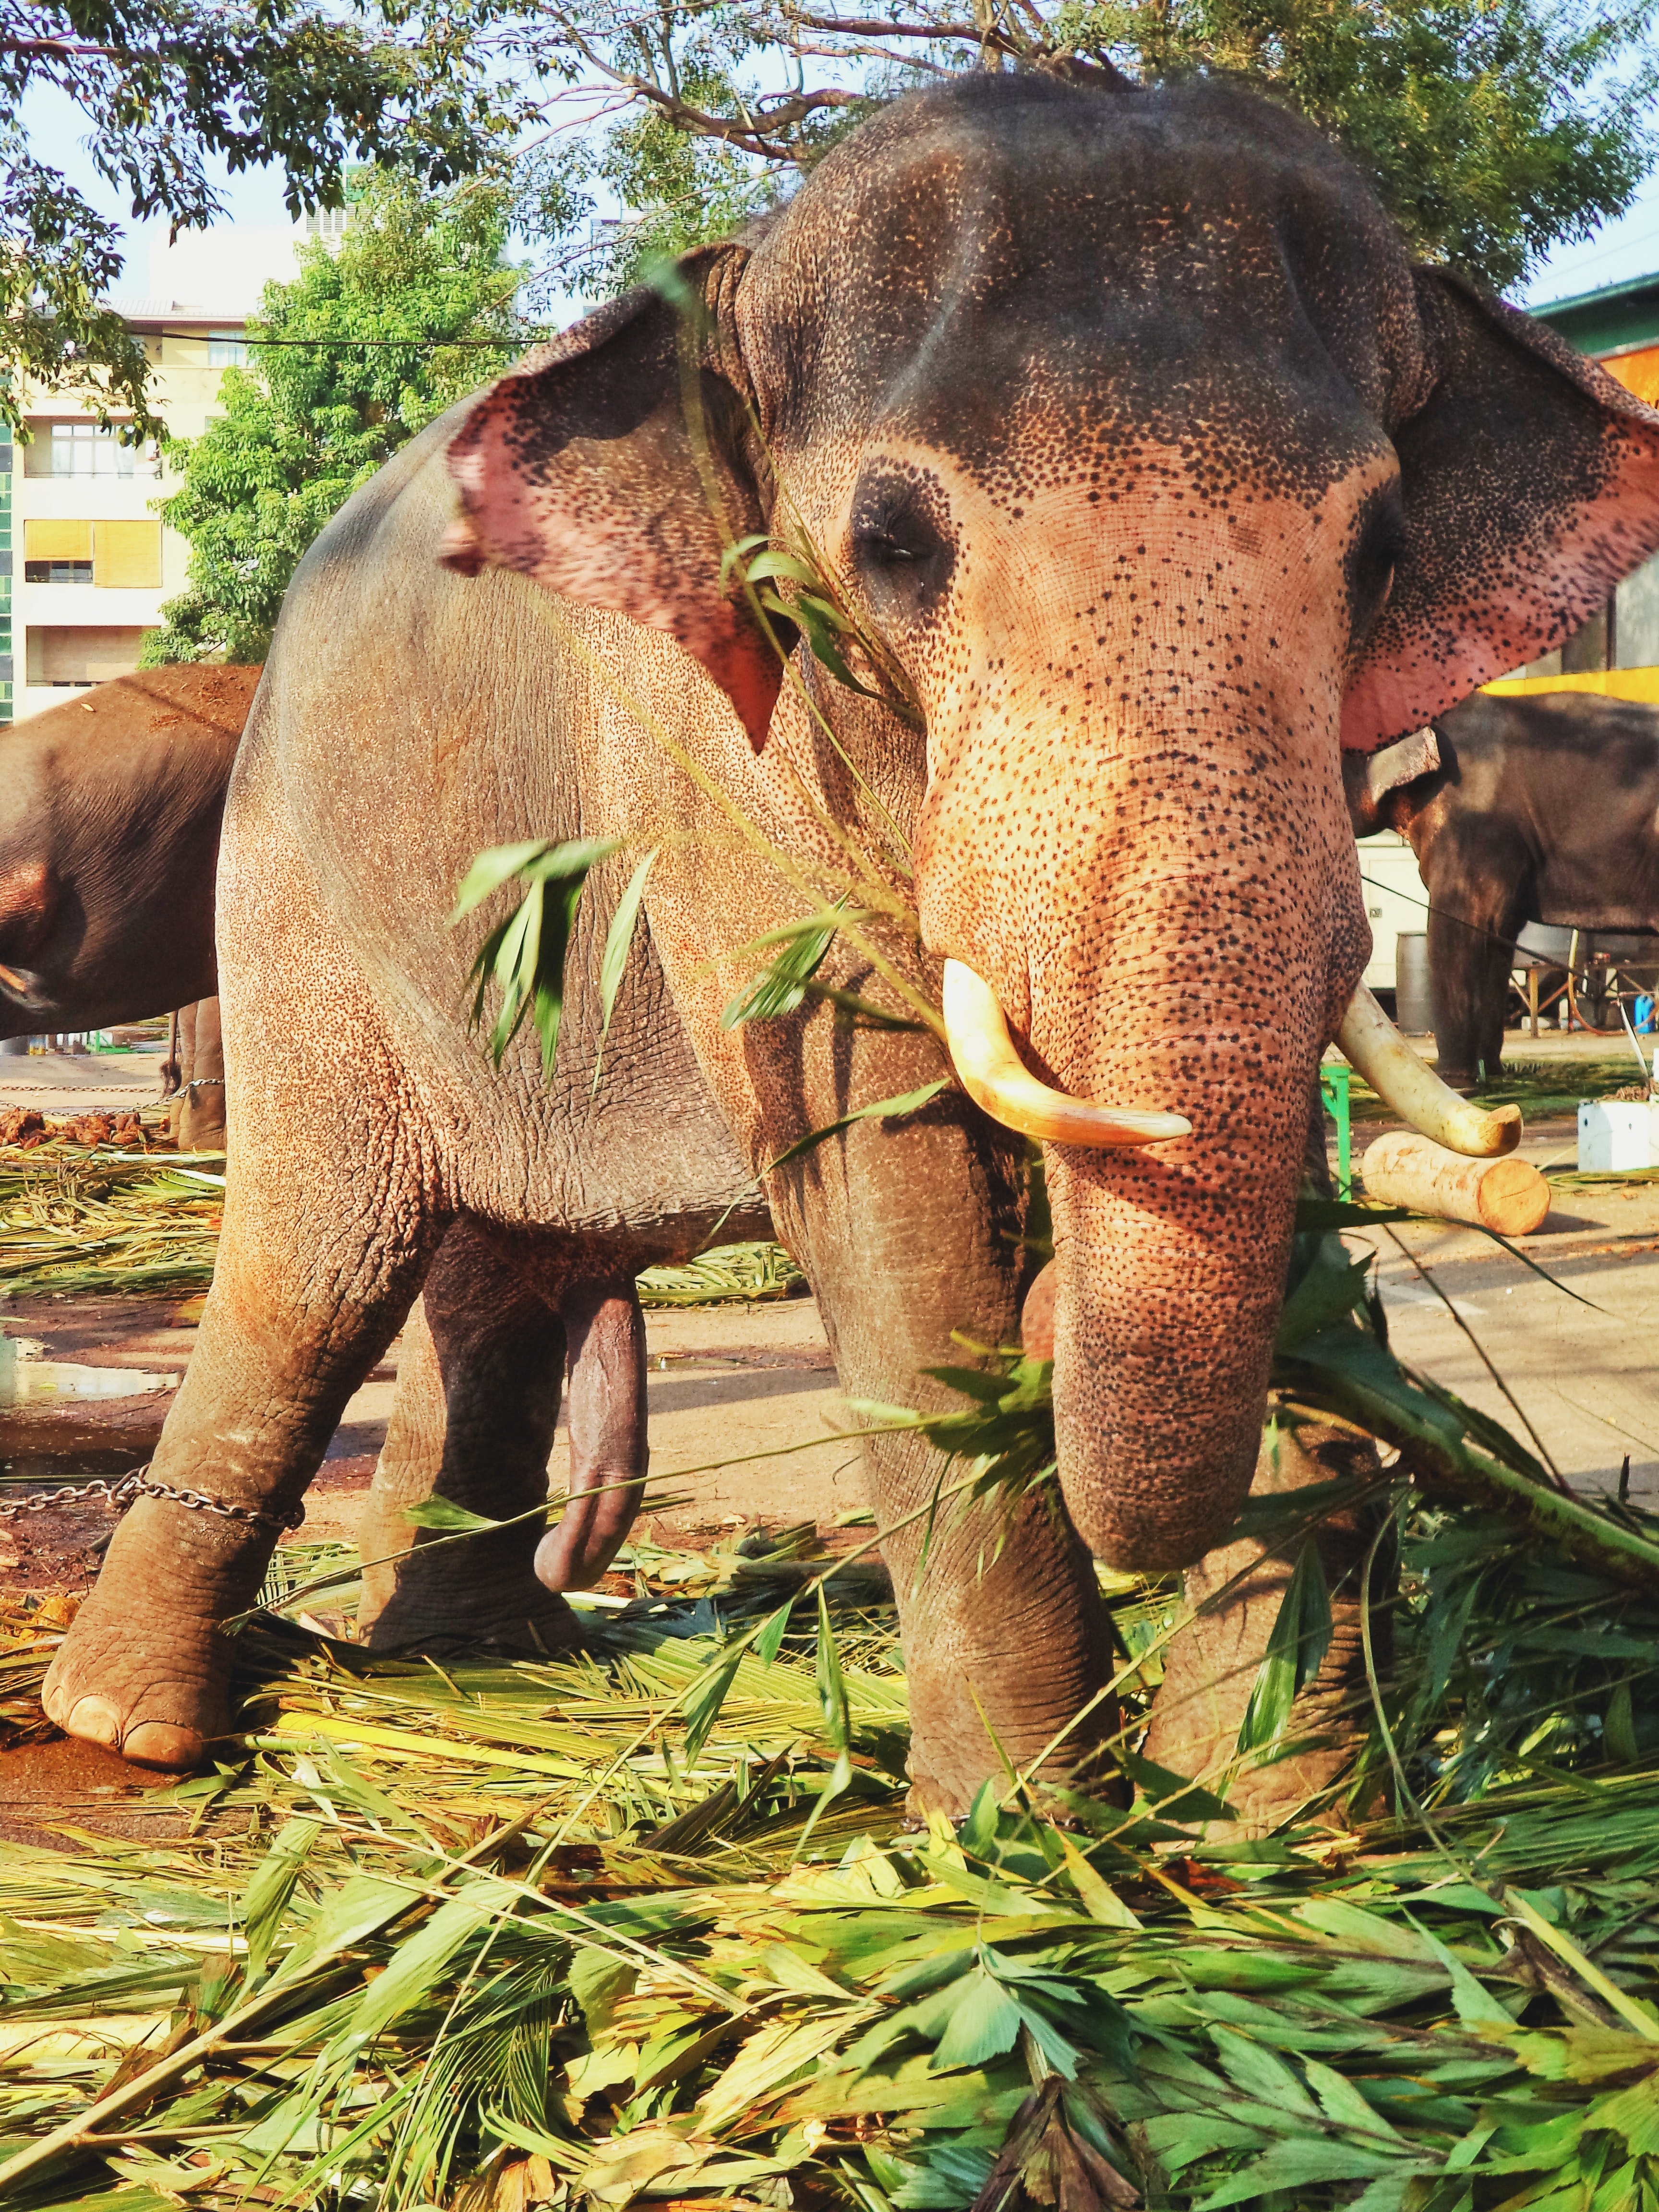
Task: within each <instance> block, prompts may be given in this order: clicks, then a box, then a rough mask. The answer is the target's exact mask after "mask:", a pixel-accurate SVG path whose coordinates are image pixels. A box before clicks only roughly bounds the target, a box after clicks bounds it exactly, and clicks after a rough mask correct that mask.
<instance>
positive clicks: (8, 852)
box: [0, 668, 259, 1037]
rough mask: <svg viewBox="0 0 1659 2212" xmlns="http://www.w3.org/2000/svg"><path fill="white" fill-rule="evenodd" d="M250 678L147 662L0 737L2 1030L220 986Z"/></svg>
mask: <svg viewBox="0 0 1659 2212" xmlns="http://www.w3.org/2000/svg"><path fill="white" fill-rule="evenodd" d="M258 681H259V671H258V669H257V668H153V669H144V670H142V671H140V672H139V673H138V674H137V675H136V676H123V677H121V678H118V680H117V681H116V682H114V683H112V684H99V685H97V686H96V687H95V689H94V690H91V691H88V692H87V693H85V694H84V695H83V696H79V697H76V698H74V699H68V700H65V701H64V703H63V705H62V706H59V707H51V708H47V710H46V713H45V714H36V715H33V716H32V717H31V718H30V720H27V722H23V723H21V724H19V726H17V727H16V728H15V729H13V730H9V731H8V732H6V733H5V735H4V736H3V737H0V1036H6V1037H10V1036H27V1035H29V1034H31V1033H34V1032H42V1031H44V1032H52V1031H58V1030H90V1029H102V1028H105V1027H106V1026H107V1025H108V1024H110V1023H112V1022H126V1021H142V1020H143V1019H144V1018H145V1017H146V1016H148V1015H150V1014H158V1013H167V1012H171V1011H172V1009H173V1007H175V1006H187V1005H189V1004H190V1003H191V1001H193V1000H197V999H204V998H206V997H208V996H209V995H210V994H211V993H212V991H213V990H214V988H215V986H216V965H215V960H214V951H213V873H214V870H215V867H216V866H217V862H218V852H219V825H220V820H221V817H222V814H223V812H224V802H225V789H226V787H227V785H228V781H229V778H230V769H231V763H232V762H233V761H234V759H235V757H236V748H237V745H238V744H239V743H240V739H241V735H242V727H243V725H244V723H245V722H246V719H247V710H248V708H249V705H250V704H251V702H252V698H253V693H254V688H255V686H256V685H257V684H258Z"/></svg>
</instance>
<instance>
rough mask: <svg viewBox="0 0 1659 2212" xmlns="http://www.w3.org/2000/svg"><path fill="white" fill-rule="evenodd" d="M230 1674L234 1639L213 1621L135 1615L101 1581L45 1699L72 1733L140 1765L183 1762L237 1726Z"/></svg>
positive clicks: (196, 1759)
mask: <svg viewBox="0 0 1659 2212" xmlns="http://www.w3.org/2000/svg"><path fill="white" fill-rule="evenodd" d="M229 1678H230V1646H229V1642H228V1638H226V1637H225V1636H223V1635H222V1633H221V1632H220V1631H219V1630H218V1629H217V1628H216V1626H215V1625H214V1624H213V1622H212V1621H210V1620H198V1619H190V1618H181V1617H178V1616H168V1617H166V1618H152V1619H148V1620H147V1619H144V1618H143V1617H135V1614H134V1613H133V1611H132V1610H131V1608H129V1607H126V1606H125V1605H124V1604H123V1603H121V1602H120V1601H119V1599H118V1597H116V1596H114V1595H111V1596H110V1597H106V1596H105V1594H104V1589H103V1584H102V1583H101V1582H100V1584H99V1586H98V1588H97V1589H94V1591H93V1593H92V1595H91V1596H90V1597H88V1600H87V1601H86V1603H85V1604H84V1605H83V1606H82V1608H81V1611H80V1613H79V1614H78V1615H77V1616H76V1621H75V1625H74V1626H73V1627H72V1628H71V1629H70V1632H69V1634H68V1636H67V1637H66V1638H65V1639H64V1643H63V1644H62V1645H61V1646H60V1647H59V1650H58V1656H57V1657H56V1658H55V1659H54V1660H53V1661H52V1667H51V1669H50V1671H49V1672H48V1674H47V1675H46V1684H45V1686H44V1687H43V1689H42V1691H41V1693H40V1702H41V1704H42V1705H43V1706H44V1707H45V1709H46V1717H47V1719H48V1720H50V1721H53V1722H55V1723H56V1724H57V1725H58V1727H59V1728H60V1729H63V1730H64V1733H65V1735H73V1736H79V1737H81V1738H82V1740H83V1741H86V1742H88V1743H100V1744H102V1745H104V1746H105V1747H106V1749H108V1750H110V1751H115V1752H118V1753H120V1754H121V1756H122V1758H123V1759H131V1760H132V1761H133V1762H134V1763H135V1764H136V1765H139V1766H159V1767H164V1768H167V1769H168V1770H170V1771H173V1772H183V1771H186V1770H188V1769H189V1768H191V1767H193V1766H197V1765H200V1763H201V1760H202V1758H203V1756H204V1753H205V1752H206V1749H207V1747H208V1746H209V1745H210V1743H212V1742H214V1741H216V1739H218V1738H220V1737H222V1736H227V1735H229V1734H230V1732H231V1714H230V1699H229V1695H228V1688H227V1685H228V1681H229Z"/></svg>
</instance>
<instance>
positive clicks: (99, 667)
mask: <svg viewBox="0 0 1659 2212" xmlns="http://www.w3.org/2000/svg"><path fill="white" fill-rule="evenodd" d="M143 635H144V632H143V627H142V626H141V625H139V624H137V623H133V624H127V623H123V624H122V625H121V626H120V627H119V628H118V629H117V628H115V627H113V626H111V627H108V628H105V627H103V626H101V625H100V627H98V628H95V629H94V627H92V626H91V625H90V624H88V625H85V626H82V625H80V624H76V625H70V624H65V625H64V627H63V628H61V629H58V628H56V627H53V628H51V629H47V628H43V627H42V626H40V624H38V623H31V624H30V625H29V629H28V641H27V656H26V658H27V681H28V682H29V683H31V684H45V685H51V686H55V687H56V688H57V689H58V690H65V689H67V688H70V687H72V686H74V685H76V684H107V683H108V682H109V680H110V678H112V676H131V673H132V671H133V670H134V669H135V668H137V665H138V647H139V642H140V641H141V640H142V638H143Z"/></svg>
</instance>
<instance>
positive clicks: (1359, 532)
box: [1344, 484, 1406, 645]
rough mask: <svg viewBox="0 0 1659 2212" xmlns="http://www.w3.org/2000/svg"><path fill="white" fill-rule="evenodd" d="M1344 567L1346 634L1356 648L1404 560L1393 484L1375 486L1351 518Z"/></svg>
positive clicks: (1401, 512)
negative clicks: (1347, 633)
mask: <svg viewBox="0 0 1659 2212" xmlns="http://www.w3.org/2000/svg"><path fill="white" fill-rule="evenodd" d="M1355 520H1356V528H1355V531H1354V535H1353V540H1352V545H1351V546H1350V549H1349V552H1348V556H1347V560H1346V563H1345V564H1344V565H1345V568H1346V581H1347V587H1348V615H1349V632H1350V635H1351V636H1352V640H1353V642H1354V643H1355V644H1356V645H1358V643H1359V642H1360V641H1361V640H1362V639H1363V638H1364V636H1365V635H1366V634H1367V632H1368V631H1369V630H1370V628H1371V625H1372V623H1375V622H1376V617H1378V615H1379V614H1381V612H1382V611H1383V603H1384V601H1385V600H1386V599H1388V596H1389V587H1390V586H1391V585H1392V584H1393V582H1394V573H1395V569H1396V568H1398V567H1399V565H1400V563H1401V561H1402V560H1403V559H1404V558H1405V553H1406V510H1405V505H1404V502H1403V501H1402V500H1401V496H1400V487H1399V486H1398V485H1397V484H1383V485H1379V486H1378V488H1377V489H1376V491H1374V492H1373V493H1372V494H1371V495H1370V498H1369V499H1368V500H1367V501H1365V504H1364V507H1363V508H1362V509H1361V510H1360V513H1359V514H1358V516H1357V517H1356V518H1355Z"/></svg>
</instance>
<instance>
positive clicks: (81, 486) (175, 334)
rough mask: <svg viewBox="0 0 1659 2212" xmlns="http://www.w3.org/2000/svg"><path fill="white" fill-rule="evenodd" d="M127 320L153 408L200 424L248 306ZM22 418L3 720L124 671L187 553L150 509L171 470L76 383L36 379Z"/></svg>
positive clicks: (3, 535) (13, 484)
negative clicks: (57, 390)
mask: <svg viewBox="0 0 1659 2212" xmlns="http://www.w3.org/2000/svg"><path fill="white" fill-rule="evenodd" d="M127 320H128V322H129V324H130V325H131V328H132V329H133V330H134V331H137V333H138V335H139V336H140V337H142V339H143V346H144V351H145V353H146V354H147V355H148V356H149V361H150V362H151V364H152V379H153V388H154V393H155V399H154V404H155V411H156V412H157V413H158V414H159V415H161V416H162V417H163V419H164V420H165V421H166V422H167V428H168V429H169V431H170V432H171V433H172V434H173V435H174V436H175V437H184V438H193V437H199V436H200V435H201V433H202V432H203V431H204V429H205V428H207V425H208V422H209V419H210V416H212V414H213V412H214V411H215V407H216V402H217V399H218V393H219V383H220V380H221V378H222V376H223V374H224V372H225V370H226V368H228V367H229V366H230V364H231V363H232V362H240V360H241V359H242V357H243V353H244V343H243V337H244V325H245V322H246V316H245V315H244V314H225V313H213V312H210V310H208V309H206V308H194V307H179V306H176V305H174V304H173V303H170V302H161V301H157V302H150V301H141V302H137V303H135V304H134V305H133V306H132V307H131V308H130V309H128V310H127ZM0 454H3V457H4V458H3V460H0V467H3V468H4V474H3V476H0V483H3V485H4V487H5V490H6V493H7V495H8V496H7V498H6V501H5V505H4V507H3V508H0V569H3V568H9V572H10V573H9V576H6V577H3V578H0V580H3V581H4V582H6V583H7V584H9V605H3V606H0V617H3V618H4V622H5V626H6V627H7V628H8V629H9V637H0V654H8V653H9V668H8V667H7V666H6V664H5V662H4V661H3V660H0V687H3V696H0V720H21V718H22V717H24V716H26V715H28V714H38V713H40V710H41V709H42V708H46V707H51V706H54V705H56V704H57V703H58V701H59V700H61V699H63V698H64V696H66V695H68V694H72V693H74V692H76V691H78V690H85V689H86V688H87V687H88V685H90V684H101V683H104V682H106V680H107V679H108V678H110V677H112V676H124V675H126V674H128V673H129V672H130V671H131V670H132V669H133V668H135V667H136V666H137V661H138V646H139V641H140V639H141V638H142V637H143V634H144V632H145V631H146V630H147V629H154V628H155V626H156V624H157V623H159V622H160V620H161V606H162V603H163V602H164V601H165V600H167V599H172V598H173V597H174V596H175V595H176V594H177V593H178V592H180V591H181V590H182V589H183V588H184V584H185V564H186V562H187V561H188V560H189V557H190V548H189V546H188V545H187V544H185V540H184V539H183V538H180V537H179V534H178V532H176V531H172V530H169V529H167V527H166V526H164V525H163V523H162V522H161V519H160V517H159V516H158V515H157V514H156V513H155V501H157V500H158V499H160V498H161V497H163V496H164V495H166V493H167V491H168V490H169V489H171V484H170V482H169V474H168V471H167V468H166V466H165V465H164V464H163V462H162V461H161V459H160V457H159V455H158V453H156V450H155V447H154V446H153V445H149V446H142V447H132V446H129V445H124V444H123V443H122V442H121V440H120V437H119V435H118V432H117V431H116V430H114V429H104V428H100V426H99V424H98V422H96V420H95V419H94V416H93V413H92V411H91V410H90V409H89V408H88V405H87V404H86V400H85V398H84V396H83V395H82V394H80V393H75V394H71V395H65V396H63V397H59V396H58V395H56V394H54V393H52V392H50V391H37V392H35V393H34V394H33V395H32V398H31V401H30V404H29V405H28V408H27V438H26V439H24V440H21V441H15V442H10V443H9V444H8V445H7V446H6V447H3V448H0ZM6 463H9V467H6V466H5V464H6ZM5 556H9V559H8V558H6V557H5Z"/></svg>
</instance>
